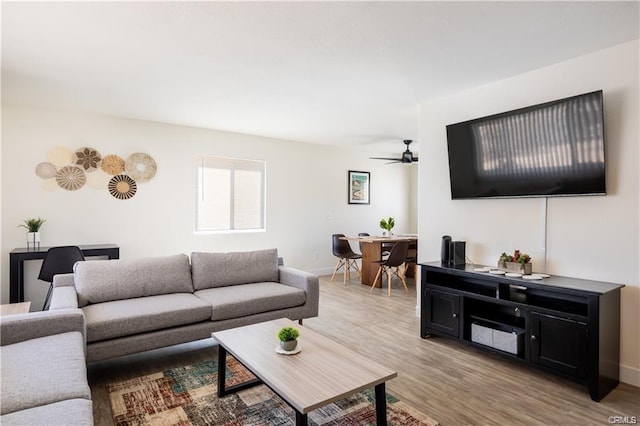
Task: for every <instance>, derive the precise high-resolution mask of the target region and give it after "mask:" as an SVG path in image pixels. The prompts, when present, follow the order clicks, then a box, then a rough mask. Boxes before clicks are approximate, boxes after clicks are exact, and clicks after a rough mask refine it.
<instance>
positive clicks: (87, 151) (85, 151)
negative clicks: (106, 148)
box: [73, 146, 102, 172]
mask: <svg viewBox="0 0 640 426" xmlns="http://www.w3.org/2000/svg"><path fill="white" fill-rule="evenodd" d="M101 161H102V156H101V155H100V153H99V152H98V150H97V149H94V148H89V147H88V146H85V147H82V148H80V149H78V150H77V151H76V152H74V153H73V164H75V165H76V166H78V167H80V168H82V169H84V171H85V172H92V171H94V170H96V169H97V168H98V167H99V166H100V162H101Z"/></svg>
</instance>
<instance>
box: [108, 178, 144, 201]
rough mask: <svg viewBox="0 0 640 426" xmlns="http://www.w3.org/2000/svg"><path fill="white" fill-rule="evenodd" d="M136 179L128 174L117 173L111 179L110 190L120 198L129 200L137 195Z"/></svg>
mask: <svg viewBox="0 0 640 426" xmlns="http://www.w3.org/2000/svg"><path fill="white" fill-rule="evenodd" d="M137 190H138V186H137V185H136V181H134V180H133V179H131V178H130V177H129V176H127V175H117V176H114V177H112V178H111V180H110V181H109V192H110V193H111V195H113V196H114V197H115V198H117V199H118V200H128V199H129V198H131V197H133V196H134V195H136V191H137Z"/></svg>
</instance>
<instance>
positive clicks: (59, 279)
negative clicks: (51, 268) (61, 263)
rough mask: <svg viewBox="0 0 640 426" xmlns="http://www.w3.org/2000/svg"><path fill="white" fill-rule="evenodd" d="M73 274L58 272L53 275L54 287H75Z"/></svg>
mask: <svg viewBox="0 0 640 426" xmlns="http://www.w3.org/2000/svg"><path fill="white" fill-rule="evenodd" d="M74 285H75V284H74V281H73V274H72V273H71V274H58V275H54V276H53V286H54V287H73V286H74Z"/></svg>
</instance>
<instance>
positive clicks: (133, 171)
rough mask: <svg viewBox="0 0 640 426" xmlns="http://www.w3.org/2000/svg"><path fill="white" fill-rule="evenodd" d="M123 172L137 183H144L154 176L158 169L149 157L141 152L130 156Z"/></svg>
mask: <svg viewBox="0 0 640 426" xmlns="http://www.w3.org/2000/svg"><path fill="white" fill-rule="evenodd" d="M124 168H125V171H126V172H127V174H128V175H129V176H131V177H132V178H134V179H135V180H136V181H137V182H146V181H148V180H149V179H151V178H152V177H154V176H155V174H156V171H157V169H158V167H157V165H156V162H155V160H154V159H153V158H151V156H150V155H148V154H144V153H142V152H136V153H135V154H131V155H130V156H129V157H128V158H127V161H126V162H125V166H124Z"/></svg>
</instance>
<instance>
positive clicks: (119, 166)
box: [101, 154, 124, 175]
mask: <svg viewBox="0 0 640 426" xmlns="http://www.w3.org/2000/svg"><path fill="white" fill-rule="evenodd" d="M101 168H102V170H103V171H104V172H105V173H108V174H110V175H119V174H120V173H122V172H124V160H123V159H122V157H120V156H119V155H113V154H111V155H107V156H106V157H104V158H103V159H102V166H101Z"/></svg>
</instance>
